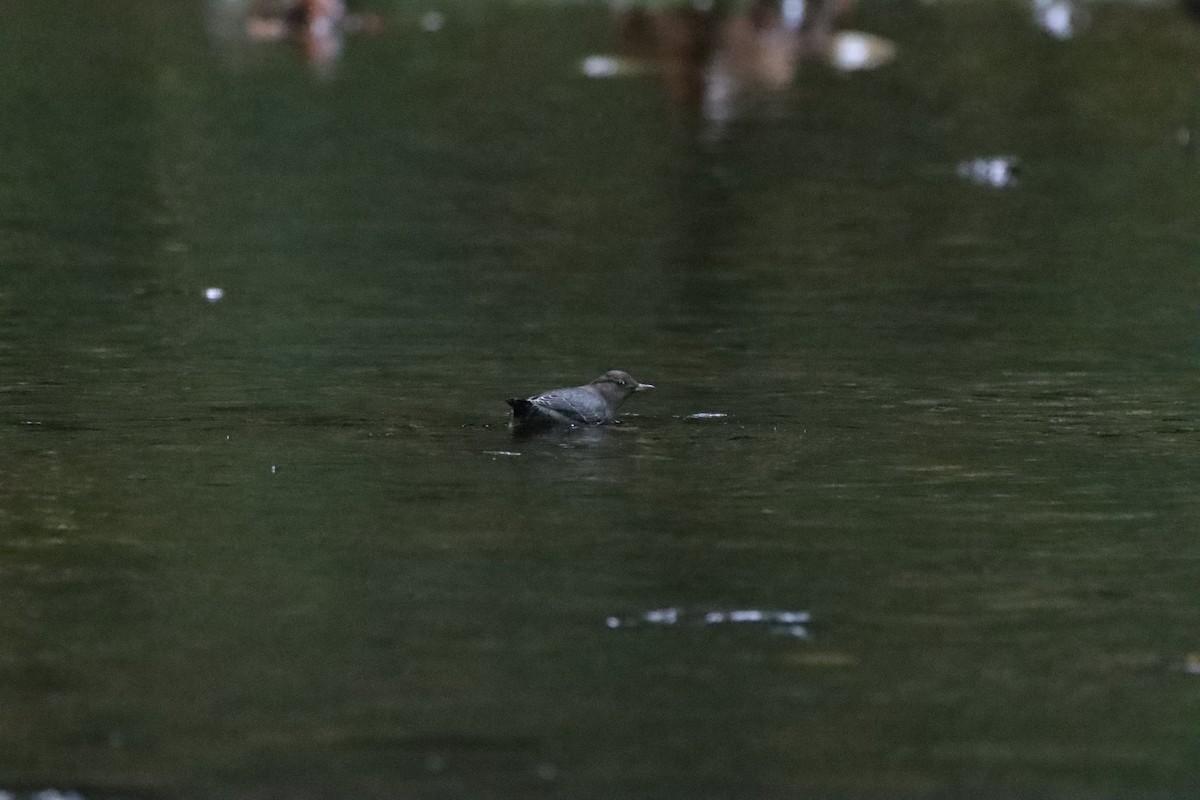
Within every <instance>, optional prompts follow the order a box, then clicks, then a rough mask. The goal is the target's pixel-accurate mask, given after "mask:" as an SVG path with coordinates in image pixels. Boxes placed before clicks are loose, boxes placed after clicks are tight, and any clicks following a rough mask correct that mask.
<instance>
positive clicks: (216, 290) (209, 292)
mask: <svg viewBox="0 0 1200 800" xmlns="http://www.w3.org/2000/svg"><path fill="white" fill-rule="evenodd" d="M224 297H225V290H224V289H222V288H221V287H220V286H210V287H208V288H207V289H205V290H204V299H205V300H207V301H208V302H210V303H217V302H220V301H221V300H223V299H224Z"/></svg>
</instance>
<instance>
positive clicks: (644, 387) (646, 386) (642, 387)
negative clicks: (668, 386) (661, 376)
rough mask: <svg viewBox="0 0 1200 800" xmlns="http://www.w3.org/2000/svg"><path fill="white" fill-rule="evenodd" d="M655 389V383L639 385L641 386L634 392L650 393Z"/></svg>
mask: <svg viewBox="0 0 1200 800" xmlns="http://www.w3.org/2000/svg"><path fill="white" fill-rule="evenodd" d="M653 388H654V384H653V383H639V384H638V385H637V388H636V389H634V391H635V392H648V391H650V390H651V389H653Z"/></svg>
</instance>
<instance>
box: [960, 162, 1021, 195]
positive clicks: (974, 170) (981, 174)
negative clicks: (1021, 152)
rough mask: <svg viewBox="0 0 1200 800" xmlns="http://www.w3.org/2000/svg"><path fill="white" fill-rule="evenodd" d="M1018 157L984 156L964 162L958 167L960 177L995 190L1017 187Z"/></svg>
mask: <svg viewBox="0 0 1200 800" xmlns="http://www.w3.org/2000/svg"><path fill="white" fill-rule="evenodd" d="M1019 164H1020V162H1019V161H1018V160H1017V157H1016V156H984V157H982V158H972V159H969V160H967V161H963V162H961V163H960V164H959V165H958V176H959V177H960V178H965V179H966V180H969V181H970V182H971V183H977V184H979V185H980V186H990V187H991V188H993V189H1009V188H1011V187H1013V186H1016V185H1017V168H1018V166H1019Z"/></svg>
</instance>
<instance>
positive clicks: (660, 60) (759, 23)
mask: <svg viewBox="0 0 1200 800" xmlns="http://www.w3.org/2000/svg"><path fill="white" fill-rule="evenodd" d="M852 3H853V0H809V1H808V2H806V1H805V0H753V1H752V2H742V3H736V4H733V3H728V2H725V3H722V2H713V3H707V4H702V3H698V2H697V3H677V4H667V5H665V6H661V7H654V8H630V7H623V6H618V7H617V9H616V11H615V14H616V24H617V35H618V46H619V48H620V54H621V59H620V61H621V65H622V68H621V69H620V70H618V69H617V68H616V67H614V68H613V70H612V72H611V73H609V74H617V73H618V72H620V71H625V72H632V71H637V67H638V66H641V65H652V66H654V67H657V69H658V70H659V71H660V72H661V74H662V80H663V84H664V86H665V88H666V91H667V94H668V96H669V97H670V98H671V100H672V102H673V103H674V104H675V105H677V106H678V107H679V108H682V109H684V111H685V112H686V113H687V114H688V115H689V116H691V117H693V118H696V119H701V120H705V121H707V122H708V123H712V124H715V125H717V126H720V125H721V124H723V123H725V122H728V121H730V120H731V119H733V118H735V117H737V116H738V115H739V113H740V112H741V110H742V109H743V107H744V106H745V105H746V104H747V103H749V102H753V100H754V99H755V98H760V97H763V96H769V95H770V94H772V93H776V92H778V91H779V90H781V89H784V88H786V87H787V86H789V85H790V84H791V83H792V81H793V79H794V77H795V74H796V70H797V67H798V65H799V63H800V62H801V61H802V60H804V59H817V60H822V61H826V62H828V63H830V64H832V65H833V66H834V67H836V68H838V69H845V70H854V69H866V68H871V67H874V66H878V65H879V64H881V63H885V62H886V61H888V60H890V58H891V56H892V54H893V52H894V47H893V46H892V45H891V43H890V42H887V41H886V40H882V39H879V38H878V37H873V36H870V35H867V34H859V33H853V32H843V33H839V32H838V31H837V23H838V21H839V19H840V18H841V17H842V16H843V15H844V14H845V12H846V11H848V10H849V8H850V6H851V5H852ZM851 51H855V52H858V51H861V56H859V57H857V60H855V55H854V53H852V52H851ZM848 54H849V56H850V57H849V59H847V55H848Z"/></svg>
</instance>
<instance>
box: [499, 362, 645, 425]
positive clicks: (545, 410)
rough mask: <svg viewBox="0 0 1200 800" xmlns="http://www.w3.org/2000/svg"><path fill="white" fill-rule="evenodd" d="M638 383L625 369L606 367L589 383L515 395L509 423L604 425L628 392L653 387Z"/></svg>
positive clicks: (615, 412)
mask: <svg viewBox="0 0 1200 800" xmlns="http://www.w3.org/2000/svg"><path fill="white" fill-rule="evenodd" d="M653 388H654V386H652V385H651V384H649V383H638V382H637V381H636V380H634V378H633V376H631V375H630V374H629V373H628V372H622V371H621V370H619V369H614V370H609V371H608V372H606V373H604V374H603V375H601V376H600V377H599V378H596V380H594V381H592V382H591V383H585V384H584V385H583V386H570V387H567V388H565V389H551V390H550V391H548V392H542V393H540V394H535V395H533V396H532V397H526V398H520V397H514V398H512V399H510V400H509V401H508V404H509V405H510V406H512V413H513V418H512V426H513V428H514V430H515V429H530V428H541V427H569V428H575V427H578V426H581V425H604V424H606V423H610V422H616V419H617V416H616V414H617V408H619V407H620V405H621V403H623V402H625V399H626V398H627V397H629V396H630V395H631V394H635V393H637V392H648V391H650V390H651V389H653Z"/></svg>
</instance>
